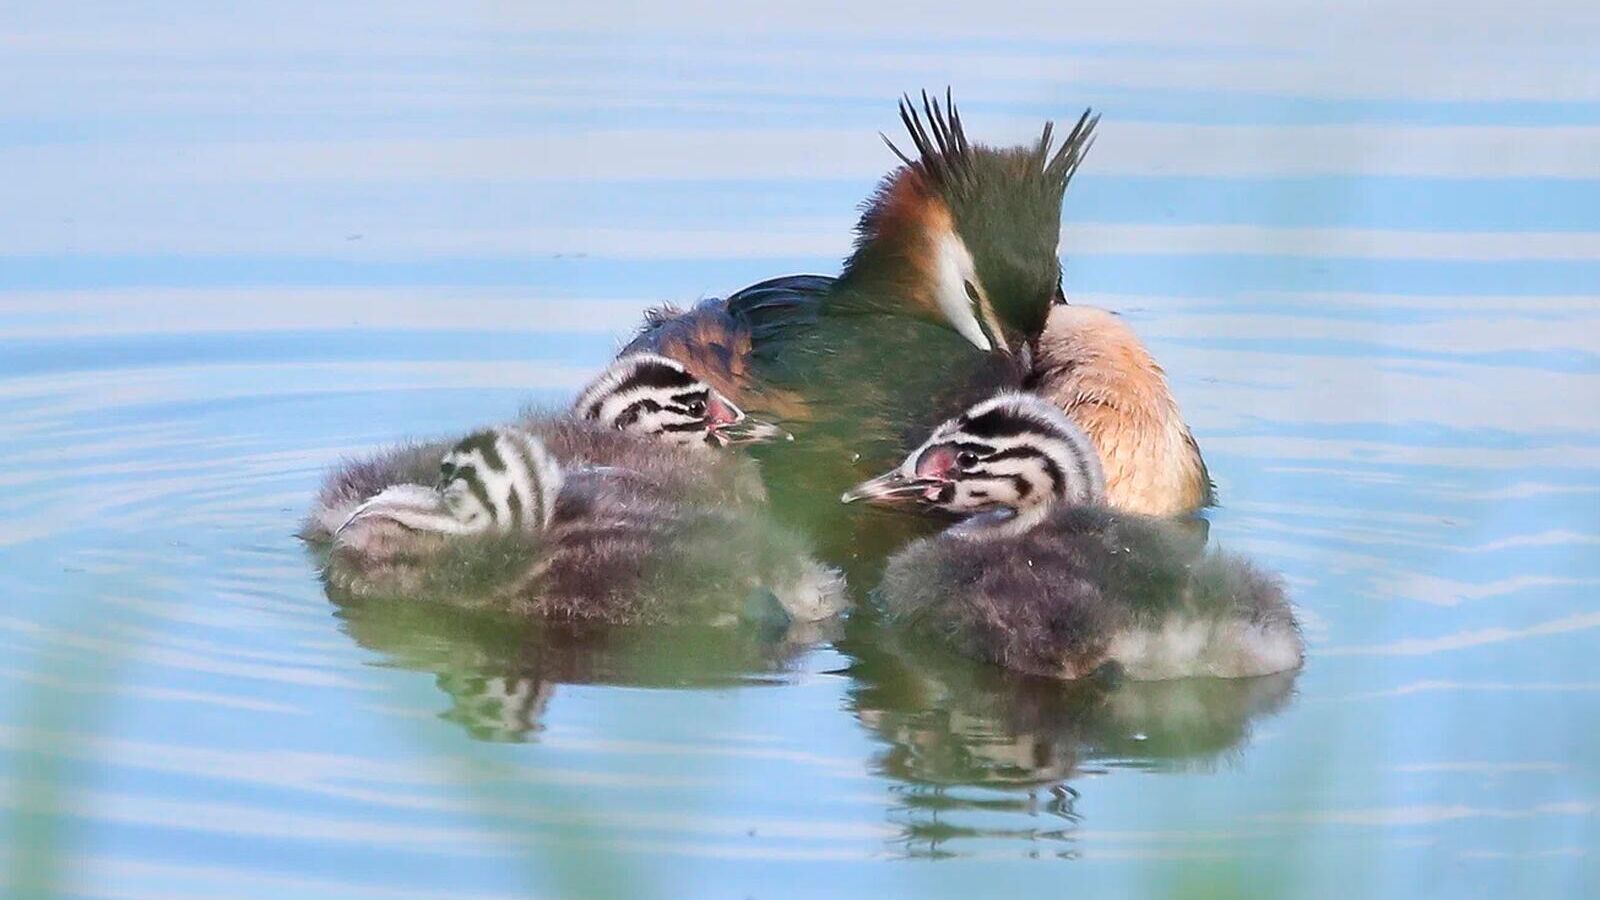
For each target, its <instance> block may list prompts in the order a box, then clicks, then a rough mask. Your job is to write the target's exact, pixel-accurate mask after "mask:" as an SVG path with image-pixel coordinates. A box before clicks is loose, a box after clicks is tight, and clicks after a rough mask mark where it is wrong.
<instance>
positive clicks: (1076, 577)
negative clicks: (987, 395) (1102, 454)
mask: <svg viewBox="0 0 1600 900" xmlns="http://www.w3.org/2000/svg"><path fill="white" fill-rule="evenodd" d="M842 499H843V500H844V501H845V502H847V503H848V502H852V501H855V500H866V501H869V502H872V503H879V504H896V505H912V506H917V507H921V508H923V509H926V510H930V511H942V512H946V513H953V514H955V515H958V516H965V517H967V518H965V519H964V520H963V521H961V522H960V523H958V524H956V525H954V526H952V527H951V528H949V529H947V530H946V531H945V532H943V533H942V534H939V535H937V536H934V537H931V538H924V539H921V540H918V541H915V542H913V543H912V544H911V545H910V546H908V547H907V548H906V549H905V550H903V551H901V552H900V553H898V554H896V555H895V556H894V557H893V558H891V559H890V561H889V564H888V568H887V570H886V571H885V573H884V577H883V581H882V585H881V587H880V589H879V591H880V594H881V597H882V601H883V603H884V605H885V607H886V611H887V614H888V616H889V617H890V621H891V624H896V625H899V626H902V627H906V628H908V629H910V630H912V631H915V632H917V633H921V634H923V635H927V636H932V637H936V638H939V639H942V640H945V641H947V642H949V643H950V644H952V645H953V646H954V647H955V648H956V649H957V650H958V651H960V652H962V653H964V654H966V655H968V656H972V657H976V658H978V659H982V660H985V661H988V662H992V663H995V664H998V665H1001V666H1004V667H1006V668H1008V669H1014V670H1016V671H1020V672H1027V673H1031V674H1036V675H1046V676H1051V677H1056V678H1065V679H1074V678H1082V677H1085V676H1089V675H1094V674H1096V673H1102V674H1110V673H1116V674H1120V675H1122V676H1125V677H1127V678H1131V679H1135V680H1159V679H1166V678H1183V677H1189V676H1214V677H1224V678H1235V677H1245V676H1252V675H1264V674H1268V673H1271V672H1280V671H1285V670H1288V669H1293V668H1296V667H1298V666H1299V665H1300V661H1301V658H1302V654H1303V648H1302V643H1301V638H1300V631H1299V628H1298V626H1297V625H1296V623H1295V620H1294V615H1293V612H1292V610H1291V609H1290V607H1289V603H1288V601H1287V599H1286V598H1285V596H1284V593H1283V589H1282V587H1281V585H1280V584H1279V583H1278V581H1277V580H1276V579H1274V578H1272V577H1270V576H1269V575H1268V574H1266V573H1264V572H1262V571H1261V570H1259V569H1257V568H1256V567H1255V566H1253V565H1251V564H1250V563H1249V562H1247V561H1245V560H1244V559H1242V558H1240V557H1237V556H1232V555H1228V554H1223V553H1217V552H1211V553H1207V552H1205V548H1204V542H1203V540H1197V539H1196V537H1195V536H1194V535H1193V533H1192V532H1191V531H1189V530H1187V529H1184V528H1182V527H1180V526H1178V525H1175V524H1174V523H1171V522H1167V521H1164V520H1162V519H1157V518H1153V517H1146V516H1138V515H1132V514H1127V513H1120V512H1115V511H1112V510H1110V509H1107V508H1106V507H1105V506H1104V505H1103V504H1104V502H1105V476H1104V473H1103V471H1102V469H1101V465H1100V460H1099V458H1098V455H1097V453H1096V451H1095V447H1094V444H1093V443H1092V442H1091V441H1090V440H1089V438H1088V437H1087V436H1086V435H1085V434H1084V433H1083V431H1082V430H1081V429H1080V428H1078V427H1077V426H1076V425H1074V424H1073V423H1072V421H1071V420H1069V419H1067V418H1066V417H1065V416H1064V415H1062V413H1061V412H1060V410H1058V409H1057V408H1056V407H1055V406H1054V405H1052V404H1051V403H1049V402H1048V401H1045V400H1043V399H1042V398H1040V397H1038V396H1035V395H1031V394H1002V395H1000V396H998V397H994V398H992V399H990V400H987V401H984V402H983V403H980V404H978V405H976V406H974V407H972V408H971V409H969V410H967V411H966V412H965V413H963V414H961V415H960V416H957V417H956V418H954V419H951V420H950V421H948V422H946V423H944V424H943V425H941V426H939V428H937V429H936V430H935V431H934V433H933V436H932V437H930V438H929V439H928V440H927V441H926V442H925V443H924V444H923V445H922V446H921V447H918V448H917V449H916V450H915V451H913V452H912V453H911V454H910V455H909V456H908V457H907V458H906V460H905V461H904V462H903V463H902V464H901V465H900V466H899V467H898V468H896V469H894V470H893V471H891V472H888V473H886V474H884V475H882V476H879V477H878V478H875V479H872V480H871V481H867V482H864V483H862V484H860V485H858V486H856V487H855V488H853V489H852V490H850V491H849V492H847V493H846V494H845V495H844V497H843V498H842Z"/></svg>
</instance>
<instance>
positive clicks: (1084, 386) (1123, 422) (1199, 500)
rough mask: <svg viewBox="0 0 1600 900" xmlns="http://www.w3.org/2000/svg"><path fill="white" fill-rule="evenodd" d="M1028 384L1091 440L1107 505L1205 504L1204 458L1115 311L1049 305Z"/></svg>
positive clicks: (1159, 509)
mask: <svg viewBox="0 0 1600 900" xmlns="http://www.w3.org/2000/svg"><path fill="white" fill-rule="evenodd" d="M1033 385H1034V389H1035V390H1036V391H1037V392H1038V393H1039V394H1040V395H1042V396H1043V397H1045V398H1046V399H1048V400H1050V401H1051V402H1052V403H1054V404H1056V405H1057V406H1058V407H1060V408H1061V410H1062V411H1063V412H1065V413H1066V414H1067V415H1068V416H1070V417H1071V418H1072V420H1073V421H1074V422H1076V423H1077V424H1078V426H1079V427H1081V428H1082V429H1083V430H1084V431H1086V432H1088V433H1089V437H1090V438H1092V439H1093V440H1094V442H1095V446H1096V447H1097V448H1098V449H1099V451H1100V460H1101V463H1102V464H1103V465H1104V467H1105V474H1106V499H1107V502H1109V503H1110V505H1111V506H1113V507H1115V508H1117V509H1122V510H1126V511H1128V512H1134V513H1142V514H1145V515H1155V516H1171V515H1181V514H1185V513H1191V512H1194V511H1195V510H1198V509H1200V508H1201V507H1204V506H1208V505H1210V504H1211V502H1212V497H1211V481H1210V477H1209V475H1208V474H1207V473H1206V465H1205V461H1204V460H1203V459H1201V457H1200V448H1199V446H1197V445H1196V444H1195V441H1194V436H1193V435H1192V434H1191V433H1190V431H1189V426H1188V425H1186V424H1184V421H1183V414H1182V413H1181V412H1180V411H1179V409H1178V401H1177V400H1176V399H1175V398H1174V397H1173V396H1172V391H1171V389H1170V388H1169V387H1168V386H1167V376H1166V373H1165V372H1163V371H1162V369H1161V367H1160V366H1159V365H1157V364H1156V361H1155V359H1154V358H1153V357H1152V356H1151V355H1150V352H1149V351H1148V350H1146V349H1145V347H1144V345H1143V344H1142V343H1140V342H1139V338H1138V337H1137V336H1136V335H1135V334H1134V333H1133V331H1132V330H1131V329H1129V328H1128V326H1127V325H1125V324H1123V322H1122V320H1121V319H1119V318H1117V317H1116V316H1114V315H1112V314H1111V313H1109V312H1107V311H1105V310H1103V309H1095V308H1093V307H1088V306H1057V307H1055V308H1054V309H1053V310H1051V312H1050V317H1049V319H1048V320H1047V321H1046V322H1045V328H1044V333H1043V334H1041V335H1040V337H1039V341H1038V346H1037V355H1036V357H1035V361H1034V376H1033Z"/></svg>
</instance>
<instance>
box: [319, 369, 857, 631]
mask: <svg viewBox="0 0 1600 900" xmlns="http://www.w3.org/2000/svg"><path fill="white" fill-rule="evenodd" d="M782 433H783V432H781V431H780V430H779V429H778V428H777V427H776V426H773V425H770V424H768V423H765V422H757V421H754V420H752V419H750V418H749V417H747V416H745V415H744V413H743V411H742V410H740V409H739V408H738V407H737V406H736V405H734V404H733V403H732V402H731V401H728V400H727V398H726V397H723V396H721V395H720V394H718V393H717V392H716V391H714V390H712V389H711V388H709V387H708V386H707V385H705V384H704V383H703V382H701V381H699V380H698V379H696V378H695V377H694V376H693V375H691V374H689V373H688V371H687V370H685V369H684V368H683V367H682V366H681V365H679V364H678V363H676V362H673V361H672V360H668V359H664V358H661V357H656V356H651V355H635V356H629V357H624V358H622V359H620V360H618V361H616V362H615V363H614V364H613V365H612V366H611V367H610V368H609V369H607V370H606V372H605V373H603V374H602V375H601V376H600V377H599V378H598V379H596V381H595V382H594V383H593V384H591V385H590V386H589V387H588V388H586V389H585V390H584V391H583V392H582V393H581V394H580V395H579V400H578V402H577V404H575V406H574V407H573V408H572V410H570V411H569V412H566V413H559V414H554V415H542V416H541V415H528V416H525V417H524V418H523V419H521V420H520V421H518V422H516V423H514V424H512V425H508V426H502V427H498V428H493V429H488V430H485V431H481V432H478V433H475V434H473V435H470V436H468V437H467V438H465V439H463V440H461V441H460V442H458V443H456V444H455V445H454V446H449V447H442V446H440V445H434V446H433V447H431V448H428V449H420V448H403V449H401V450H399V451H395V452H392V453H389V454H385V455H382V456H380V457H378V458H376V459H374V460H370V461H367V462H362V463H356V464H353V465H350V466H346V467H344V468H343V469H341V470H340V471H338V472H335V473H334V474H333V476H331V477H330V479H329V484H328V485H327V487H325V489H324V491H323V494H322V497H321V498H320V499H319V501H318V504H317V509H316V510H314V512H313V514H312V516H311V517H310V519H309V520H308V523H307V527H306V529H305V532H304V533H305V536H306V537H307V538H308V539H310V540H312V541H314V542H318V543H322V544H325V545H327V547H328V560H327V567H326V569H325V576H326V579H327V581H328V584H329V586H330V588H331V589H333V590H334V591H336V592H339V593H340V594H342V595H344V596H350V597H368V596H404V597H412V596H415V597H423V598H432V599H440V600H447V601H449V602H453V603H456V604H457V605H462V606H474V607H488V608H496V609H505V610H511V611H516V612H519V613H523V614H528V615H534V616H539V617H543V618H548V619H553V620H561V621H573V622H596V623H612V624H621V623H642V622H665V621H674V622H685V623H688V622H708V623H723V622H733V621H737V620H740V619H749V618H756V619H762V620H778V621H812V620H816V619H822V618H827V617H828V616H830V615H832V614H834V613H837V612H838V611H839V609H840V608H841V606H842V591H841V586H840V585H839V584H838V578H837V575H836V574H835V573H833V572H832V571H831V570H828V569H825V568H823V567H822V566H820V565H819V564H817V563H815V562H814V561H812V560H811V558H810V556H809V555H808V551H807V549H806V548H805V546H804V544H803V543H802V542H801V541H800V540H799V539H798V538H797V537H796V536H795V535H793V534H792V533H789V532H786V531H783V530H781V529H778V528H775V527H774V526H773V525H772V524H771V523H770V522H768V521H767V519H766V517H765V504H764V494H763V491H762V488H761V483H760V478H759V474H758V473H757V472H756V470H755V464H754V463H753V462H751V461H749V460H746V459H742V458H741V457H740V456H739V455H737V454H732V453H718V452H712V451H713V449H714V448H722V447H727V446H730V445H734V444H739V443H745V442H751V441H758V440H766V439H770V438H773V437H776V436H778V435H781V434H782ZM430 457H431V460H432V463H431V465H429V464H428V460H429V458H430ZM359 496H365V497H366V498H367V499H364V500H359V501H358V502H355V504H354V505H353V506H351V505H350V498H351V497H359ZM341 508H343V509H344V510H347V511H346V512H345V515H344V518H343V521H341V522H340V523H339V524H338V525H337V526H334V527H333V528H331V529H328V528H327V523H329V522H331V520H333V519H334V518H336V517H337V516H338V513H339V512H340V511H341Z"/></svg>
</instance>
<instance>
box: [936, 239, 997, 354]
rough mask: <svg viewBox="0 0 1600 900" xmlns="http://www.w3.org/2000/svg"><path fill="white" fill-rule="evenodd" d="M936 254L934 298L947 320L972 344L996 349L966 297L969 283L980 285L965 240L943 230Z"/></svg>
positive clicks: (982, 347) (985, 348) (986, 349)
mask: <svg viewBox="0 0 1600 900" xmlns="http://www.w3.org/2000/svg"><path fill="white" fill-rule="evenodd" d="M934 255H935V257H936V259H935V261H934V288H933V289H934V297H935V299H936V300H937V301H938V303H939V311H940V312H942V313H944V317H945V321H947V322H949V323H950V327H951V328H954V329H955V330H956V333H957V334H959V335H961V336H962V337H964V338H966V339H967V340H968V341H969V342H970V343H971V344H972V346H974V347H977V348H978V349H979V350H982V351H984V352H985V353H987V352H989V351H990V350H993V349H994V345H993V344H991V343H990V342H989V337H988V335H986V334H984V333H983V326H982V325H980V324H978V313H977V311H976V310H975V309H974V308H973V307H974V305H975V304H974V303H973V302H972V298H971V297H968V296H967V282H969V281H970V282H972V283H973V284H974V285H977V283H978V272H977V269H976V267H975V266H974V265H973V263H972V253H971V252H969V251H968V250H967V245H966V243H965V242H963V241H962V240H961V237H960V236H959V235H957V234H956V233H955V232H954V231H945V232H942V233H941V234H939V236H938V237H937V238H935V239H934Z"/></svg>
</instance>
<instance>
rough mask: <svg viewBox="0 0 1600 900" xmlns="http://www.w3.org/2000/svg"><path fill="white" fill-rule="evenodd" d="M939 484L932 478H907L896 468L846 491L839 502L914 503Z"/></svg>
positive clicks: (889, 504)
mask: <svg viewBox="0 0 1600 900" xmlns="http://www.w3.org/2000/svg"><path fill="white" fill-rule="evenodd" d="M938 485H939V482H938V481H936V480H934V479H931V478H907V477H906V476H905V474H904V473H903V472H901V471H900V470H899V469H895V470H894V471H892V472H886V473H884V474H882V475H879V476H878V477H877V478H874V479H872V480H871V481H863V482H861V483H860V484H858V485H856V486H855V487H853V488H851V489H850V490H848V491H845V492H844V494H843V495H841V496H840V497H839V502H840V503H854V502H856V501H857V500H865V501H867V502H868V503H875V504H878V505H880V506H894V505H898V504H902V503H914V502H916V501H919V500H921V499H923V497H924V495H925V494H926V492H927V491H928V489H929V488H932V487H937V486H938Z"/></svg>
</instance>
